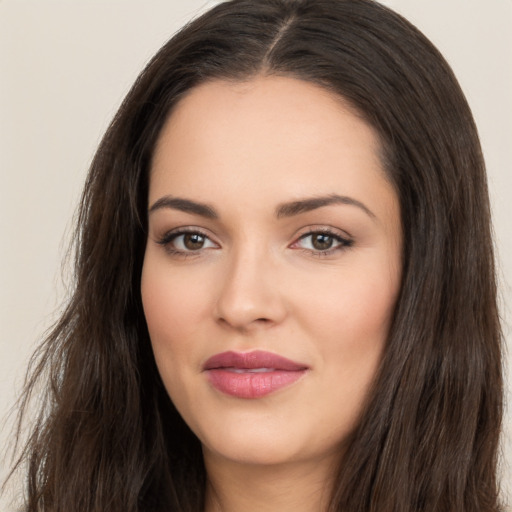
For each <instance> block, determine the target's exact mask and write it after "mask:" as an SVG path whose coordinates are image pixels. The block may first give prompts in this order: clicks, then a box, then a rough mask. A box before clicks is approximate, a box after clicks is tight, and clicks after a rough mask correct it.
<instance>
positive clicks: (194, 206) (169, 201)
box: [149, 196, 219, 219]
mask: <svg viewBox="0 0 512 512" xmlns="http://www.w3.org/2000/svg"><path fill="white" fill-rule="evenodd" d="M162 208H172V209H174V210H180V211H182V212H186V213H193V214H195V215H200V216H201V217H206V218H207V219H218V218H219V215H218V214H217V212H216V211H215V209H214V208H213V207H211V206H209V205H207V204H204V203H198V202H196V201H191V200H190V199H183V198H181V197H172V196H164V197H161V198H160V199H158V200H157V201H155V202H154V203H153V205H152V206H151V208H149V213H153V212H154V211H156V210H160V209H162Z"/></svg>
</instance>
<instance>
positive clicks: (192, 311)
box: [141, 254, 208, 371]
mask: <svg viewBox="0 0 512 512" xmlns="http://www.w3.org/2000/svg"><path fill="white" fill-rule="evenodd" d="M180 274H181V275H180ZM184 274H185V273H180V272H175V271H170V269H169V268H168V266H167V265H165V263H163V264H162V263H160V262H159V261H158V258H155V257H152V256H151V254H150V255H147V256H146V259H145V262H144V267H143V271H142V280H141V295H142V303H143V306H144V315H145V317H146V322H147V325H148V330H149V334H150V338H151V343H152V346H153V351H154V353H155V358H156V359H157V364H158V365H159V368H160V370H161V371H162V368H161V366H162V365H166V366H173V365H176V366H179V365H178V363H179V362H180V361H181V362H182V361H183V360H185V359H186V358H187V357H189V356H190V355H191V353H190V348H189V349H188V350H187V346H188V347H190V345H189V343H187V340H190V339H191V338H194V337H195V333H196V330H197V329H198V326H199V324H200V322H199V319H200V318H202V317H203V316H204V314H205V310H206V306H207V303H208V300H207V295H206V294H205V290H206V288H207V286H206V285H205V284H204V282H202V281H201V280H200V279H199V280H196V279H190V276H187V277H185V275H184ZM168 356H172V357H168Z"/></svg>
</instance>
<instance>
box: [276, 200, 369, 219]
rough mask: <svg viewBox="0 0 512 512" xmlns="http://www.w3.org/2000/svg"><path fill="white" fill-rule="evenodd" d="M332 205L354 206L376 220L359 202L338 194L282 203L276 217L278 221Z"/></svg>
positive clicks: (277, 209)
mask: <svg viewBox="0 0 512 512" xmlns="http://www.w3.org/2000/svg"><path fill="white" fill-rule="evenodd" d="M332 204H346V205H350V206H356V207H357V208H359V209H361V210H363V211H364V212H365V213H366V214H367V215H368V216H370V217H371V218H372V219H375V218H376V215H375V214H374V213H373V212H372V211H371V210H370V209H369V208H368V207H367V206H366V205H364V204H363V203H362V202H361V201H358V200H357V199H353V198H352V197H348V196H340V195H338V194H331V195H328V196H322V197H311V198H306V199H299V200H297V201H292V202H290V203H283V204H281V205H279V206H278V207H277V208H276V217H277V218H278V219H279V218H282V217H292V216H293V215H298V214H300V213H305V212H309V211H311V210H316V209H317V208H322V207H323V206H330V205H332Z"/></svg>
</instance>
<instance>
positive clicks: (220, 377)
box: [203, 350, 309, 398]
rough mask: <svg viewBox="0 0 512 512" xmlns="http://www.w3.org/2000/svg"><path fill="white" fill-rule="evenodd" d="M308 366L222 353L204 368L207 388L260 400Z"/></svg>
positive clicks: (267, 354)
mask: <svg viewBox="0 0 512 512" xmlns="http://www.w3.org/2000/svg"><path fill="white" fill-rule="evenodd" d="M308 369H309V368H308V366H307V365H304V364H301V363H297V362H295V361H291V360H290V359H287V358H285V357H282V356H278V355H277V354H272V353H271V352H264V351H261V350H255V351H253V352H222V353H220V354H216V355H214V356H213V357H211V358H210V359H208V360H207V361H206V363H205V364H204V366H203V370H204V372H206V374H207V375H208V379H209V382H210V384H212V386H213V387H214V388H216V389H217V390H219V391H221V392H222V393H225V394H227V395H231V396H235V397H238V398H261V397H263V396H266V395H268V394H270V393H273V392H275V391H278V390H279V389H282V388H284V387H286V386H289V385H291V384H293V383H294V382H296V381H297V380H299V379H300V378H301V377H302V376H303V375H305V373H306V372H307V370H308Z"/></svg>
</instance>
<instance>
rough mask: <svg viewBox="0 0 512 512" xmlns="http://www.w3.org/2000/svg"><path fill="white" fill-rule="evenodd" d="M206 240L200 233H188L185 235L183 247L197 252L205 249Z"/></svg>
mask: <svg viewBox="0 0 512 512" xmlns="http://www.w3.org/2000/svg"><path fill="white" fill-rule="evenodd" d="M205 239H206V237H205V236H204V235H201V234H199V233H186V234H185V235H183V245H184V246H185V248H187V249H188V250H189V251H197V250H198V249H202V248H203V245H204V243H205Z"/></svg>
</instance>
